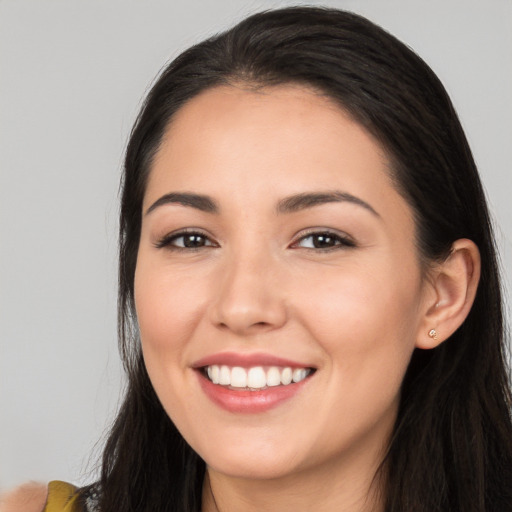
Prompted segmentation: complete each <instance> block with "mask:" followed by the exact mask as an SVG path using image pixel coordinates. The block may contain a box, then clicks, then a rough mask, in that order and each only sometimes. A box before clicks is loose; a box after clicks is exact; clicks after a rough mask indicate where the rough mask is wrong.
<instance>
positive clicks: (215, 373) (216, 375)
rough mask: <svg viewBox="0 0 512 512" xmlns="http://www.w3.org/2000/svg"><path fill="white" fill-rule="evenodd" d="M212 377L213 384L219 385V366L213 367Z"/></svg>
mask: <svg viewBox="0 0 512 512" xmlns="http://www.w3.org/2000/svg"><path fill="white" fill-rule="evenodd" d="M211 370H212V371H211V376H210V379H212V382H213V383H214V384H218V383H219V367H218V366H217V365H213V366H212V367H211Z"/></svg>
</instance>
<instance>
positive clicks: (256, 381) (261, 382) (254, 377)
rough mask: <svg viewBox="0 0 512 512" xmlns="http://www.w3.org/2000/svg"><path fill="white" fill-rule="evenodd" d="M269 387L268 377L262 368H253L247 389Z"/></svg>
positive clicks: (248, 377)
mask: <svg viewBox="0 0 512 512" xmlns="http://www.w3.org/2000/svg"><path fill="white" fill-rule="evenodd" d="M266 385H267V376H266V375H265V372H264V371H263V368H262V367H261V366H256V367H255V368H251V369H250V370H249V373H248V374H247V387H249V388H264V387H265V386H266Z"/></svg>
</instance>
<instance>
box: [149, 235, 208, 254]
mask: <svg viewBox="0 0 512 512" xmlns="http://www.w3.org/2000/svg"><path fill="white" fill-rule="evenodd" d="M155 245H156V247H157V248H158V249H161V248H162V247H166V248H168V249H171V250H182V251H185V250H187V249H190V250H198V249H202V248H203V247H216V245H215V244H214V243H213V242H212V241H211V240H210V238H208V237H207V236H206V235H205V234H203V233H199V232H195V231H182V232H180V233H173V234H171V235H167V236H165V237H164V238H162V239H161V240H160V241H158V242H157V243H156V244H155Z"/></svg>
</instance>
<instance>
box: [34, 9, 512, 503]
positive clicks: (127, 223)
mask: <svg viewBox="0 0 512 512" xmlns="http://www.w3.org/2000/svg"><path fill="white" fill-rule="evenodd" d="M491 231H492V230H491V226H490V222H489V216H488V212H487V207H486V203H485V198H484V194H483V191H482V187H481V184H480V180H479V177H478V174H477V170H476V167H475V164H474V161H473V159H472V156H471V152H470V149H469V147H468V145H467V141H466V139H465V136H464V134H463V131H462V128H461V126H460V123H459V122H458V119H457V116H456V114H455V112H454V109H453V107H452V105H451V102H450V100H449V98H448V97H447V94H446V92H445V90H444V89H443V87H442V85H441V84H440V83H439V81H438V79H437V78H436V77H435V75H434V74H433V72H432V71H431V70H430V69H429V68H428V67H427V66H426V64H425V63H424V62H423V61H422V60H421V59H420V58H419V57H417V56H416V55H415V54H414V53H412V52H411V51H410V50H409V49H408V48H406V47H405V46H404V45H403V44H402V43H400V42H398V41H397V40H396V39H395V38H394V37H392V36H391V35H389V34H387V33H386V32H384V31H383V30H382V29H380V28H378V27H376V26H375V25H373V24H372V23H370V22H369V21H367V20H365V19H364V18H361V17H359V16H356V15H354V14H350V13H346V12H342V11H337V10H332V9H319V8H290V9H283V10H276V11H270V12H266V13H261V14H256V15H254V16H251V17H250V18H248V19H246V20H245V21H243V22H241V23H240V24H239V25H237V26H236V27H234V28H233V29H231V30H230V31H228V32H226V33H224V34H221V35H220V36H218V37H215V38H212V39H210V40H207V41H205V42H203V43H201V44H199V45H197V46H195V47H193V48H191V49H190V50H188V51H186V52H185V53H183V54H182V55H181V56H180V57H178V58H177V59H176V60H175V61H174V62H173V63H172V64H171V65H170V66H169V67H168V68H167V69H166V70H165V71H164V72H163V74H162V75H161V77H160V78H159V80H158V81H157V83H156V84H155V85H154V87H153V88H152V90H151V92H150V93H149V95H148V98H147V99H146V102H145V104H144V106H143V108H142V111H141V113H140V115H139V118H138V119H137V122H136V124H135V127H134V129H133V131H132V134H131V138H130V142H129V145H128V148H127V153H126V160H125V172H124V177H123V193H122V204H121V226H120V267H119V272H120V274H119V275H120V279H119V312H120V315H119V319H120V320H119V333H120V342H121V351H122V356H123V361H124V363H125V368H126V371H127V374H128V379H129V384H128V388H127V392H126V397H125V401H124V404H123V406H122V408H121V410H120V412H119V414H118V417H117V420H116V422H115V424H114V426H113V428H112V431H111V434H110V436H109V439H108V442H107V445H106V448H105V451H104V456H103V464H102V474H101V479H100V481H99V482H98V483H97V484H94V485H92V486H90V487H88V488H85V489H81V490H78V491H76V492H74V491H73V490H72V488H70V487H69V486H67V485H66V484H63V483H52V484H51V485H50V488H49V489H50V490H49V495H48V503H47V506H46V510H48V511H50V512H51V511H53V510H80V508H82V509H85V510H101V511H103V512H107V511H114V510H115V511H145V510H148V511H149V510H162V511H164V510H172V511H192V510H202V511H203V512H210V511H222V512H224V511H231V510H237V511H241V510H244V511H250V510H279V511H281V510H315V511H324V510H329V511H330V510H344V511H392V512H397V511H415V512H418V511H425V512H427V511H428V512H431V511H454V512H455V511H457V512H459V511H462V510H463V511H465V512H466V511H475V512H476V511H479V512H483V511H496V512H498V511H499V512H506V511H507V510H512V491H511V485H510V484H511V483H512V441H511V440H512V425H511V419H510V390H509V385H508V377H507V373H506V365H505V359H504V335H503V330H504V329H503V320H502V308H501V295H500V283H499V276H498V271H497V265H496V256H495V250H494V246H493V237H492V232H491ZM38 499H39V501H40V502H41V503H40V504H39V505H38V508H36V510H40V509H41V508H42V507H43V506H44V505H43V504H44V502H45V501H46V491H45V492H44V493H43V496H42V497H40V498H36V500H35V501H37V500H38ZM65 507H67V508H65Z"/></svg>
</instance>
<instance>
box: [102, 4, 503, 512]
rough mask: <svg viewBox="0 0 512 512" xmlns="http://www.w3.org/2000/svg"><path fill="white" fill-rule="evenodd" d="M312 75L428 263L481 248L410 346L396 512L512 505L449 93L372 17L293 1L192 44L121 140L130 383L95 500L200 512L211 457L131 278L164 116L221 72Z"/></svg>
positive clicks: (263, 79)
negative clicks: (177, 397) (383, 162)
mask: <svg viewBox="0 0 512 512" xmlns="http://www.w3.org/2000/svg"><path fill="white" fill-rule="evenodd" d="M240 82H242V83H245V84H247V85H249V86H250V85H253V86H266V85H275V84H288V83H294V84H304V85H307V86H309V87H312V88H314V89H315V90H317V91H320V92H321V93H322V94H325V95H327V96H328V97H330V98H331V99H332V100H334V101H336V102H337V103H338V104H339V105H340V108H342V109H343V110H344V111H345V112H348V113H349V114H350V115H351V116H352V117H353V118H354V119H355V120H356V121H357V122H359V123H360V124H361V125H362V126H363V127H364V128H365V129H366V130H368V131H369V132H370V133H371V134H373V136H374V137H375V138H376V139H377V140H378V141H379V142H380V144H381V145H382V147H383V148H384V149H385V151H386V152H387V155H388V157H389V159H390V161H391V162H392V169H391V171H390V172H391V173H392V177H393V179H394V181H395V184H396V187H397V188H398V190H399V191H400V193H401V194H402V195H403V196H404V198H405V199H406V200H407V202H408V203H409V204H410V206H411V207H412V209H413V211H414V214H415V220H416V230H417V245H418V248H419V252H420V254H421V257H422V258H423V259H424V260H425V261H432V260H440V259H443V258H444V257H446V255H447V254H448V253H449V251H450V247H451V245H452V243H453V242H454V241H455V240H457V239H459V238H469V239H471V240H473V241H474V242H475V243H476V244H477V245H478V247H479V249H480V253H481V259H482V274H481V281H480V284H479V288H478V292H477V296H476V299H475V302H474V305H473V307H472V309H471V312H470V313H469V315H468V317H467V319H466V321H465V322H464V324H463V325H462V326H461V327H460V328H459V329H458V330H457V331H456V332H455V334H453V335H452V336H451V338H450V339H449V340H448V341H446V342H444V343H442V344H441V345H440V346H439V347H438V348H436V349H434V350H429V351H423V350H418V349H417V350H416V351H415V352H414V354H413V357H412V360H411V363H410V366H409V368H408V370H407V374H406V377H405V380H404V382H403V386H402V392H401V403H400V407H399V412H398V418H397V421H396V425H395V429H394V435H393V438H392V441H391V443H390V446H389V450H388V453H387V456H386V458H385V460H384V462H383V465H382V470H383V471H382V474H383V475H385V477H384V478H383V479H382V481H383V489H382V493H383V497H384V502H385V504H386V510H387V511H388V512H434V511H443V512H448V511H451V512H484V511H485V512H507V511H511V510H512V424H511V415H510V411H511V395H510V387H509V381H508V375H507V371H506V357H505V354H504V350H505V340H504V325H503V316H502V297H501V290H500V280H499V274H498V267H497V262H496V253H495V248H494V242H493V235H492V227H491V223H490V220H489V214H488V210H487V206H486V200H485V197H484V193H483V190H482V186H481V183H480V179H479V176H478V173H477V169H476V166H475V163H474V161H473V157H472V155H471V151H470V149H469V146H468V143H467V140H466V137H465V135H464V133H463V130H462V128H461V125H460V123H459V120H458V118H457V114H456V113H455V110H454V108H453V106H452V103H451V101H450V99H449V98H448V95H447V93H446V91H445V89H444V88H443V86H442V85H441V83H440V81H439V80H438V78H437V77H436V76H435V74H434V73H433V72H432V70H431V69H430V68H429V67H428V66H427V65H426V64H425V63H424V62H423V61H422V60H421V59H420V58H419V57H418V56H417V55H416V54H415V53H414V52H412V51H411V50H410V49H409V48H407V47H406V46H405V45H404V44H402V43H401V42H399V41H398V40H397V39H396V38H394V37H393V36H392V35H390V34H388V33H387V32H386V31H384V30H383V29H381V28H380V27H378V26H376V25H374V24H373V23H371V22H370V21H368V20H366V19H365V18H363V17H361V16H358V15H355V14H352V13H349V12H343V11H339V10H334V9H324V8H309V7H296V8H287V9H280V10H273V11H268V12H263V13H259V14H256V15H253V16H251V17H249V18H247V19H245V20H244V21H242V22H241V23H239V24H238V25H237V26H235V27H234V28H232V29H231V30H229V31H227V32H225V33H223V34H220V35H218V36H216V37H213V38H211V39H208V40H206V41H204V42H202V43H200V44H198V45H196V46H194V47H192V48H190V49H189V50H187V51H185V52H184V53H183V54H182V55H180V56H179V57H178V58H177V59H175V60H174V62H172V63H171V64H170V65H169V66H168V67H167V68H166V69H165V70H164V71H163V72H162V74H161V76H160V77H159V79H158V80H157V81H156V83H155V85H154V86H153V88H152V89H151V91H150V92H149V94H148V96H147V98H146V101H145V103H144V105H143V107H142V110H141V112H140V115H139V117H138V118H137V121H136V123H135V126H134V128H133V131H132V133H131V137H130V140H129V144H128V147H127V151H126V159H125V167H124V175H123V181H122V200H121V216H120V255H119V339H120V348H121V354H122V358H123V362H124V366H125V369H126V373H127V377H128V384H127V389H126V395H125V398H124V403H123V405H122V407H121V409H120V411H119V414H118V416H117V419H116V421H115V423H114V425H113V428H112V430H111V432H110V436H109V438H108V441H107V443H106V447H105V450H104V455H103V463H102V473H101V479H100V481H99V482H98V483H97V484H95V485H96V486H97V488H98V489H100V491H101V510H102V512H144V511H151V512H154V511H162V512H163V511H173V512H174V511H176V512H178V511H179V512H185V511H189V512H190V511H199V510H200V508H201V489H202V483H203V479H204V474H205V464H204V462H203V461H202V460H201V459H200V457H199V456H198V455H197V454H196V453H195V452H194V451H193V450H192V449H191V448H190V446H189V445H188V444H187V443H186V441H185V440H184V439H183V437H182V436H181V435H180V433H179V432H178V431H177V429H176V428H175V426H174V425H173V423H172V422H171V420H170V419H169V417H168V416H167V414H166V413H165V412H164V410H163V408H162V406H161V405H160V402H159V400H158V398H157V396H156V394H155V392H154V390H153V387H152V385H151V383H150V380H149V378H148V375H147V373H146V369H145V367H144V363H143V359H142V355H141V349H140V341H139V338H138V330H137V322H136V316H135V311H134V297H133V282H134V272H135V266H136V258H137V249H138V244H139V236H140V229H141V213H142V200H143V196H144V191H145V186H146V182H147V177H148V173H149V172H150V171H151V163H152V158H153V156H154V155H155V153H156V151H157V150H158V148H159V144H160V141H161V139H162V135H163V133H164V131H165V128H166V127H167V125H168V124H169V122H171V121H172V117H173V115H174V114H175V113H176V111H177V110H178V109H180V107H182V106H183V105H184V103H185V102H187V101H188V100H190V99H191V98H193V97H194V96H196V95H197V94H199V93H200V92H201V91H204V90H205V89H208V88H210V87H214V86H217V85H221V84H233V83H240Z"/></svg>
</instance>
